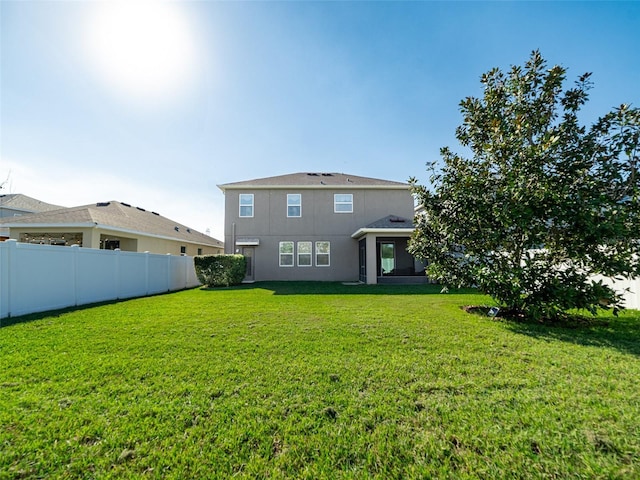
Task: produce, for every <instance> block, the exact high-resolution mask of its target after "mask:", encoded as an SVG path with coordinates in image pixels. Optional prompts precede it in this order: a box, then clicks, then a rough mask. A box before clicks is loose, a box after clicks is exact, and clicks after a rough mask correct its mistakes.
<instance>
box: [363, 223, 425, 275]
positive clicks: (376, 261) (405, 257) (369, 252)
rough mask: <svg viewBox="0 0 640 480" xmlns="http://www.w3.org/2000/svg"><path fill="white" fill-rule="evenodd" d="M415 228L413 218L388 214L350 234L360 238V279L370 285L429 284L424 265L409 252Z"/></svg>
mask: <svg viewBox="0 0 640 480" xmlns="http://www.w3.org/2000/svg"><path fill="white" fill-rule="evenodd" d="M413 230H414V226H413V222H412V221H411V220H409V219H407V218H403V217H399V216H397V215H388V216H386V217H384V218H381V219H380V220H377V221H375V222H373V223H370V224H369V225H367V226H365V227H362V228H360V229H358V230H357V231H356V232H355V233H354V234H353V235H351V237H352V238H353V239H355V240H357V241H358V252H359V262H358V268H359V272H358V273H359V280H360V281H361V282H362V283H367V284H370V285H373V284H378V283H381V284H393V283H395V284H420V283H427V282H428V279H427V277H426V276H425V272H424V264H423V263H422V262H421V261H419V260H417V259H415V258H414V257H413V256H412V255H411V254H410V253H409V252H408V251H407V244H408V242H409V238H410V237H411V234H412V233H413Z"/></svg>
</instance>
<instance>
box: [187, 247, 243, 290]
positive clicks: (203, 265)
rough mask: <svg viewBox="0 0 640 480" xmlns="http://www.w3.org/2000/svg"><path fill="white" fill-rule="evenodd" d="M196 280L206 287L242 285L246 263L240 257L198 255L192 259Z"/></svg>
mask: <svg viewBox="0 0 640 480" xmlns="http://www.w3.org/2000/svg"><path fill="white" fill-rule="evenodd" d="M193 262H194V264H195V267H196V275H198V280H200V282H202V284H204V285H206V286H207V287H228V286H230V285H238V284H239V283H242V279H243V278H244V274H245V270H246V265H247V261H246V259H245V258H244V256H242V255H199V256H197V257H194V258H193Z"/></svg>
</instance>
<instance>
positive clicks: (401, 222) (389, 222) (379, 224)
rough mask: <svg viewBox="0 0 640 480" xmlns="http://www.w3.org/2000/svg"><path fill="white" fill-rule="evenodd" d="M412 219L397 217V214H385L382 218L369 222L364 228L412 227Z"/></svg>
mask: <svg viewBox="0 0 640 480" xmlns="http://www.w3.org/2000/svg"><path fill="white" fill-rule="evenodd" d="M413 227H414V225H413V220H409V219H408V218H404V217H399V216H398V215H387V216H386V217H384V218H381V219H379V220H376V221H375V222H373V223H370V224H369V225H367V226H366V227H364V228H413Z"/></svg>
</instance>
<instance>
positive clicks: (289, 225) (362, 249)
mask: <svg viewBox="0 0 640 480" xmlns="http://www.w3.org/2000/svg"><path fill="white" fill-rule="evenodd" d="M218 187H219V188H220V189H221V190H222V191H223V193H224V195H225V251H226V253H240V254H243V255H244V256H245V257H247V259H248V262H247V274H246V277H245V281H254V280H329V281H361V282H364V283H369V284H375V283H422V282H425V281H426V277H425V276H424V268H423V266H422V264H421V263H420V262H417V261H415V260H414V258H413V257H412V256H411V255H410V254H409V253H407V242H408V240H409V237H410V236H411V233H412V232H413V222H412V220H411V219H412V218H413V213H414V202H413V197H412V195H411V192H410V186H409V184H407V183H401V182H394V181H388V180H379V179H375V178H367V177H358V176H355V175H346V174H342V173H293V174H289V175H281V176H276V177H268V178H260V179H256V180H247V181H243V182H235V183H227V184H223V185H218Z"/></svg>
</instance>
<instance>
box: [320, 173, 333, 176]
mask: <svg viewBox="0 0 640 480" xmlns="http://www.w3.org/2000/svg"><path fill="white" fill-rule="evenodd" d="M322 176H323V177H333V173H323V174H322Z"/></svg>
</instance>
